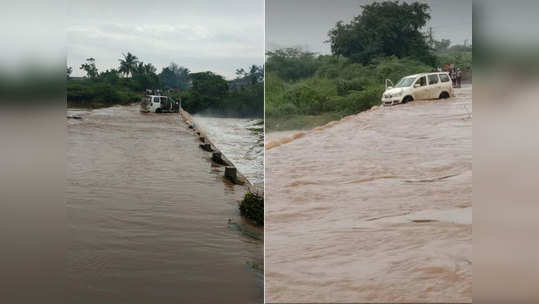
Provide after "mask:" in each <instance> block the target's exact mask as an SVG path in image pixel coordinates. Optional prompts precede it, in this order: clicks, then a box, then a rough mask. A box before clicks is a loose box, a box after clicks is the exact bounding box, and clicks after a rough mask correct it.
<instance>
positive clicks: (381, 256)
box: [265, 85, 472, 302]
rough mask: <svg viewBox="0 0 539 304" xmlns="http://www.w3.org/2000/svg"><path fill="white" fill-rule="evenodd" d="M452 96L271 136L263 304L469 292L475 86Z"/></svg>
mask: <svg viewBox="0 0 539 304" xmlns="http://www.w3.org/2000/svg"><path fill="white" fill-rule="evenodd" d="M456 94H457V97H456V98H450V99H448V100H432V101H417V102H412V103H408V104H405V105H397V106H393V107H386V108H378V109H375V110H372V111H367V112H364V113H360V114H358V115H354V116H349V117H346V118H345V119H343V120H341V121H340V122H338V123H330V125H329V126H327V127H320V128H317V129H316V130H313V131H308V132H305V134H303V135H298V136H294V135H289V134H290V133H287V134H285V135H286V136H287V138H289V139H287V140H279V139H276V136H272V135H271V134H269V136H267V137H266V138H269V139H270V140H271V142H269V143H271V145H270V146H269V147H270V149H268V150H266V206H267V208H266V223H265V224H266V226H265V227H266V247H265V252H266V267H265V270H266V300H267V301H269V302H440V301H443V302H446V301H447V302H470V301H471V299H472V298H471V297H472V225H471V224H472V87H471V85H470V86H465V87H463V88H462V89H457V90H456ZM294 137H296V138H297V139H293V140H290V139H291V138H294ZM280 142H282V143H283V144H279V143H280Z"/></svg>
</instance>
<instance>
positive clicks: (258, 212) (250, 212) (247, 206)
mask: <svg viewBox="0 0 539 304" xmlns="http://www.w3.org/2000/svg"><path fill="white" fill-rule="evenodd" d="M240 213H241V215H243V216H245V217H246V218H248V219H251V220H253V221H254V222H255V223H256V224H257V225H261V226H262V225H264V197H263V196H260V195H258V194H255V193H252V192H248V193H246V194H245V197H244V198H243V200H242V201H241V203H240Z"/></svg>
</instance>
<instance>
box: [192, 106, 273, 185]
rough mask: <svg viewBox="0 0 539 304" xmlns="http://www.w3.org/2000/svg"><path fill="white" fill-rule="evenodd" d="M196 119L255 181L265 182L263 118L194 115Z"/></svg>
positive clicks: (242, 171) (213, 140) (213, 139)
mask: <svg viewBox="0 0 539 304" xmlns="http://www.w3.org/2000/svg"><path fill="white" fill-rule="evenodd" d="M193 120H194V121H195V123H196V124H197V125H198V127H199V128H200V129H201V131H202V132H203V133H205V134H206V135H207V136H208V137H209V138H210V139H211V140H212V142H213V143H214V144H215V146H216V147H217V148H218V149H219V150H220V151H221V152H222V153H223V154H224V155H226V157H227V158H228V159H229V160H230V161H231V162H232V163H233V164H234V165H235V166H236V167H237V168H238V170H239V171H240V172H241V173H242V174H243V175H244V176H245V177H246V178H247V179H248V180H249V182H250V183H251V184H259V185H260V184H263V183H264V126H263V124H262V122H263V121H262V120H261V119H250V118H222V117H210V116H199V115H194V116H193Z"/></svg>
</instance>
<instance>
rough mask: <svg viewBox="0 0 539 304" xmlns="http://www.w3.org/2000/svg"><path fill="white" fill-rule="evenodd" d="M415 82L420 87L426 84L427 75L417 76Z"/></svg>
mask: <svg viewBox="0 0 539 304" xmlns="http://www.w3.org/2000/svg"><path fill="white" fill-rule="evenodd" d="M415 83H416V84H419V86H420V87H424V86H426V85H427V77H426V76H423V77H421V78H419V79H418V80H417V81H416V82H415Z"/></svg>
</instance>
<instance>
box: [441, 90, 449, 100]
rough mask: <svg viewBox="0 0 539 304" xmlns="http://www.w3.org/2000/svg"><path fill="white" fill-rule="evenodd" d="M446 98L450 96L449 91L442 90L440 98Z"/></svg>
mask: <svg viewBox="0 0 539 304" xmlns="http://www.w3.org/2000/svg"><path fill="white" fill-rule="evenodd" d="M446 98H449V94H448V93H447V92H442V93H441V94H440V99H446Z"/></svg>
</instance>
